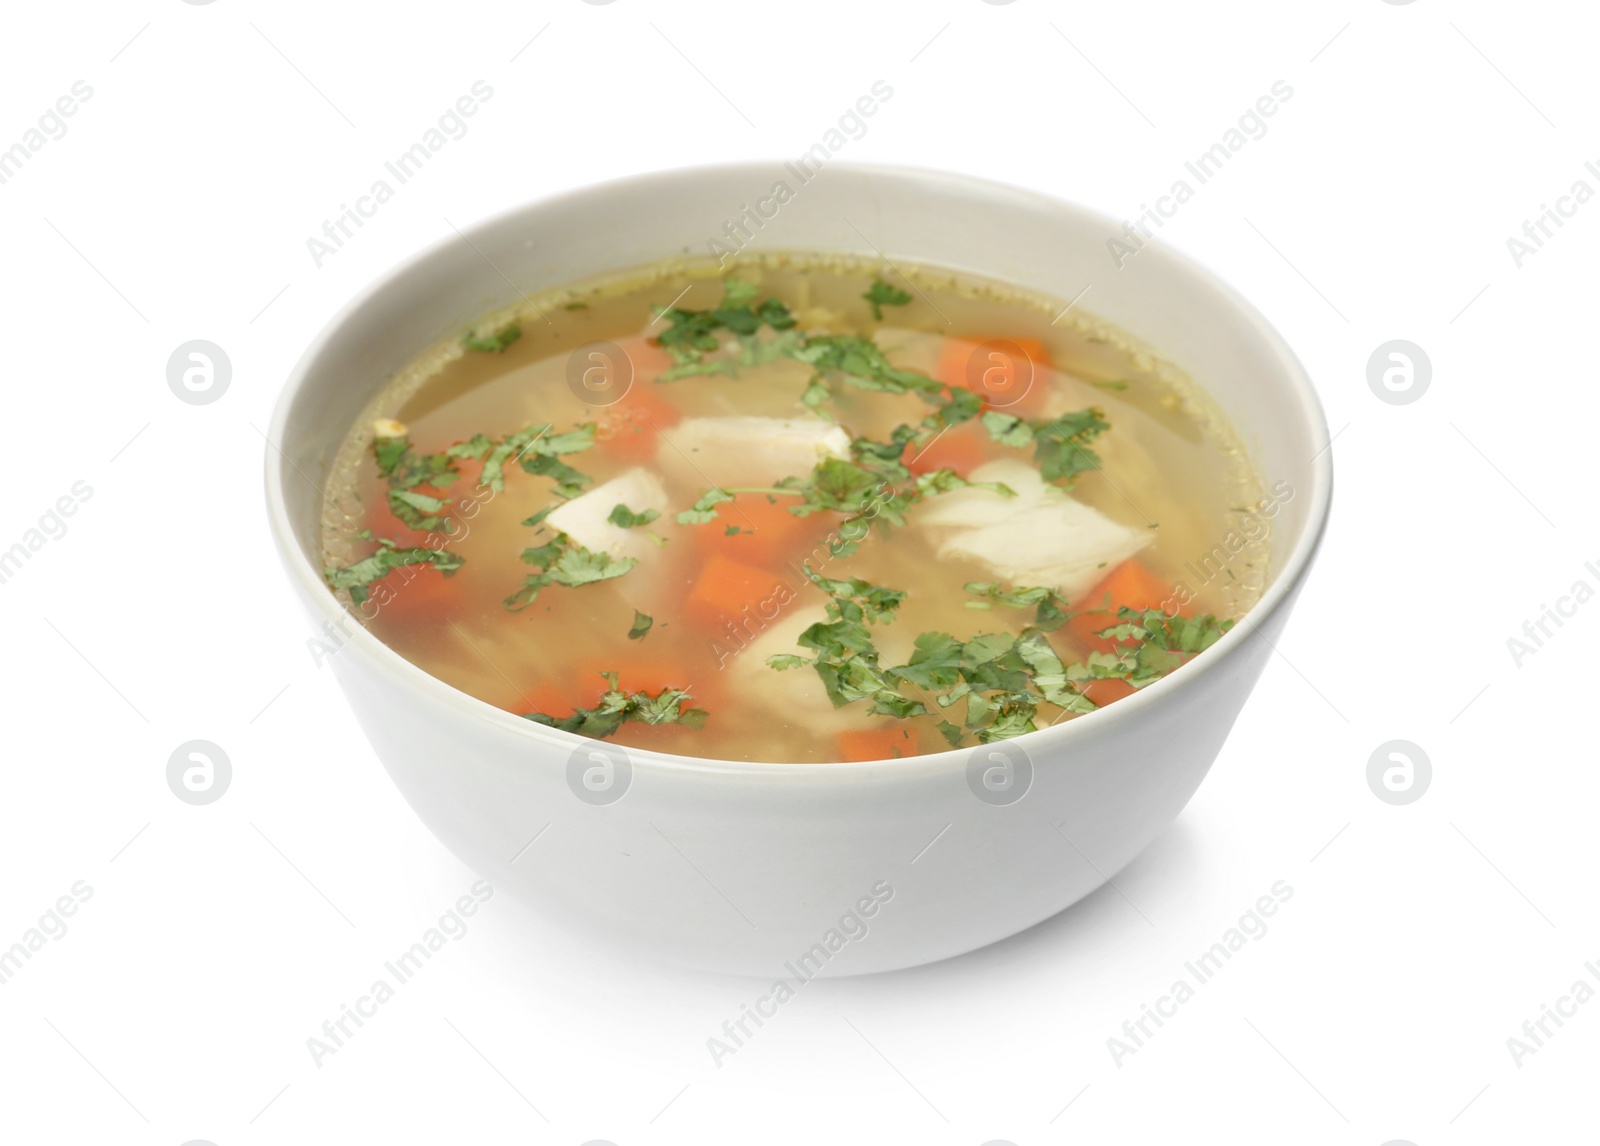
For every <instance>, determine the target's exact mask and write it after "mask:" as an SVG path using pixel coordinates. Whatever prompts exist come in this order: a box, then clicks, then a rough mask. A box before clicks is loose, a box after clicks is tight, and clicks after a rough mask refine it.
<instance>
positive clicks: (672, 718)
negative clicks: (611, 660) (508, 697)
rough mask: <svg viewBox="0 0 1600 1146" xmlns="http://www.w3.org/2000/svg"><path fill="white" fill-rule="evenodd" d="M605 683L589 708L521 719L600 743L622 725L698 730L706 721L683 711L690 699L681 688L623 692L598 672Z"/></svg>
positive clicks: (695, 711) (702, 713) (701, 712)
mask: <svg viewBox="0 0 1600 1146" xmlns="http://www.w3.org/2000/svg"><path fill="white" fill-rule="evenodd" d="M600 675H601V676H603V677H604V678H605V681H606V685H607V688H606V691H605V692H604V693H603V694H602V695H601V697H600V702H599V703H598V704H597V705H595V706H594V707H593V708H579V709H576V710H575V711H574V712H573V713H572V714H571V715H570V716H550V715H548V714H546V713H543V712H529V713H524V714H523V715H524V718H525V719H527V720H531V721H533V722H534V723H535V724H544V725H548V726H549V727H551V728H559V729H560V730H561V731H563V732H576V733H577V734H578V735H579V736H588V737H590V738H592V739H595V740H604V739H605V738H606V737H607V736H610V735H612V734H613V733H614V732H616V731H617V729H619V728H621V727H622V726H623V725H624V724H629V723H637V724H650V725H656V724H682V725H685V726H687V727H689V728H700V727H702V726H703V725H704V724H705V722H706V716H707V713H706V710H705V709H703V708H685V707H684V705H685V704H687V703H688V702H689V701H690V700H692V699H693V698H692V697H691V696H690V695H689V690H688V689H684V688H663V689H662V690H661V691H660V692H658V693H654V694H652V693H649V692H645V691H643V690H640V691H637V692H633V693H626V692H623V691H622V689H621V688H619V687H618V676H617V674H616V673H614V672H608V673H601V674H600Z"/></svg>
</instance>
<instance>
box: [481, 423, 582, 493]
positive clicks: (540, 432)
mask: <svg viewBox="0 0 1600 1146" xmlns="http://www.w3.org/2000/svg"><path fill="white" fill-rule="evenodd" d="M552 429H554V427H553V426H551V425H550V424H549V423H544V424H537V425H532V426H525V427H523V428H522V429H520V430H518V431H517V432H516V433H514V434H511V435H509V436H507V437H505V438H503V439H501V440H500V441H499V442H496V443H494V444H493V445H492V446H489V447H488V448H487V449H486V451H485V454H484V459H483V476H482V477H480V478H479V479H478V480H479V481H480V482H481V483H482V484H483V485H485V486H488V487H489V488H490V489H492V490H494V491H495V492H496V493H499V492H500V491H501V490H503V489H505V487H506V482H505V467H506V463H507V462H510V461H515V462H516V463H517V464H518V465H520V466H521V467H522V469H523V472H524V473H530V474H536V475H539V476H541V477H548V478H553V479H554V480H555V483H556V490H555V491H556V494H557V495H558V496H560V497H563V498H573V497H577V496H578V494H580V493H582V492H583V487H584V486H586V485H588V484H589V483H590V482H591V481H593V480H594V479H593V478H591V477H589V475H588V474H584V473H580V472H579V471H577V470H575V469H573V468H572V467H571V466H569V465H567V464H566V463H565V462H563V461H562V460H561V458H562V456H563V455H565V454H575V453H578V452H580V451H582V450H587V449H589V448H590V447H591V446H593V445H594V443H595V425H594V423H593V422H585V423H583V424H582V425H580V426H578V427H577V428H576V429H572V430H567V431H565V432H563V433H560V434H553V433H551V432H550V431H551V430H552Z"/></svg>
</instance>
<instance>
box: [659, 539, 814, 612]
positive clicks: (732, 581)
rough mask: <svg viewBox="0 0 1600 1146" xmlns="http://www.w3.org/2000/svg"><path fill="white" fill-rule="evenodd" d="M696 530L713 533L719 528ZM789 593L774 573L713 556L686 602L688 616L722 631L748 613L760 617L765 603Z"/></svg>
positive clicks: (710, 557)
mask: <svg viewBox="0 0 1600 1146" xmlns="http://www.w3.org/2000/svg"><path fill="white" fill-rule="evenodd" d="M696 528H699V529H713V528H715V526H712V525H702V526H697V527H696ZM787 589H788V582H787V581H785V580H784V578H782V577H780V576H778V574H776V573H774V572H772V571H771V570H770V569H763V568H761V567H759V566H756V565H746V564H744V563H743V562H741V561H735V560H734V559H733V558H731V557H727V556H725V555H723V554H721V553H712V554H711V555H710V556H709V557H707V558H706V563H705V565H704V566H703V567H702V568H701V570H700V576H699V577H698V578H696V580H695V582H694V585H693V586H692V587H691V588H690V589H689V595H688V597H687V598H685V600H684V603H683V610H684V615H685V616H687V617H689V618H690V619H691V620H694V621H698V622H699V623H701V624H705V625H709V626H712V627H714V628H718V629H720V628H721V626H722V625H724V624H725V623H727V622H730V621H737V620H740V619H741V618H743V617H744V616H746V612H745V611H746V610H747V609H748V610H749V611H750V615H755V616H760V615H761V612H760V606H761V605H762V603H763V602H766V601H769V600H771V599H773V598H774V597H778V596H781V595H782V594H783V593H784V592H785V591H786V590H787ZM791 591H792V590H791Z"/></svg>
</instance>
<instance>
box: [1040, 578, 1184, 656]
mask: <svg viewBox="0 0 1600 1146" xmlns="http://www.w3.org/2000/svg"><path fill="white" fill-rule="evenodd" d="M1173 596H1174V590H1173V587H1172V586H1171V585H1169V584H1168V583H1167V582H1165V581H1163V580H1162V579H1161V578H1160V577H1157V576H1156V575H1155V574H1154V573H1152V572H1150V570H1149V569H1147V568H1146V567H1145V566H1144V565H1143V564H1142V563H1141V562H1139V561H1138V560H1137V559H1136V558H1131V557H1130V558H1129V559H1128V560H1126V561H1124V562H1123V563H1122V564H1121V565H1118V566H1117V567H1116V568H1115V569H1113V570H1112V571H1111V572H1110V573H1108V574H1107V575H1106V577H1105V579H1104V580H1102V581H1101V582H1100V584H1098V585H1096V586H1095V587H1094V588H1093V589H1091V590H1089V592H1088V593H1087V594H1086V595H1085V596H1084V598H1083V600H1082V601H1080V602H1078V605H1077V608H1078V610H1079V611H1078V612H1077V613H1075V614H1074V616H1073V617H1072V620H1071V621H1069V622H1068V626H1069V627H1070V628H1071V630H1072V632H1073V634H1074V635H1075V636H1076V637H1077V638H1078V640H1079V641H1081V642H1082V643H1083V644H1084V645H1085V646H1087V647H1088V648H1091V649H1095V650H1097V651H1099V652H1111V651H1112V650H1113V649H1114V648H1115V647H1116V643H1117V642H1115V641H1112V640H1108V639H1107V638H1105V637H1102V636H1099V635H1098V634H1099V631H1100V630H1101V629H1108V628H1110V627H1111V626H1112V625H1115V624H1117V611H1118V610H1119V609H1168V608H1169V602H1170V601H1171V600H1172V598H1173ZM1176 612H1177V613H1178V614H1180V615H1184V616H1187V613H1186V612H1185V610H1184V609H1183V608H1182V607H1180V608H1178V609H1177V610H1176Z"/></svg>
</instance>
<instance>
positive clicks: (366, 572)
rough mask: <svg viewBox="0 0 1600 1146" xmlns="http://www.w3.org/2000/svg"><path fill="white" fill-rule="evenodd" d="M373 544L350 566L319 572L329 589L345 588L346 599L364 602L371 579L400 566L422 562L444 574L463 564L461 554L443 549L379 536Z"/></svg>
mask: <svg viewBox="0 0 1600 1146" xmlns="http://www.w3.org/2000/svg"><path fill="white" fill-rule="evenodd" d="M377 544H378V548H377V550H376V551H375V552H373V553H372V554H371V555H369V556H367V557H363V558H362V559H361V560H359V561H357V562H356V563H355V564H354V565H347V566H345V567H344V568H342V569H338V568H333V569H324V570H323V571H322V575H323V576H324V577H326V578H327V580H328V585H329V586H330V587H331V588H333V589H348V590H349V591H350V600H351V601H353V602H354V603H355V604H357V605H360V604H362V603H364V602H365V601H366V600H367V598H368V597H370V596H371V595H372V586H373V584H374V583H375V582H378V581H381V580H383V579H384V578H385V577H387V576H388V575H389V574H390V573H393V572H394V571H395V570H396V569H399V568H402V567H403V566H407V565H426V566H431V567H433V568H434V569H437V570H439V572H441V573H444V574H446V575H448V574H451V573H454V572H455V571H456V570H457V569H460V568H461V566H462V565H463V564H464V563H465V561H464V559H463V558H462V557H460V556H459V555H458V554H455V553H451V552H450V551H449V550H447V549H423V548H421V547H420V546H399V545H396V544H395V543H394V542H392V541H389V540H387V539H385V538H381V537H380V538H378V539H377Z"/></svg>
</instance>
